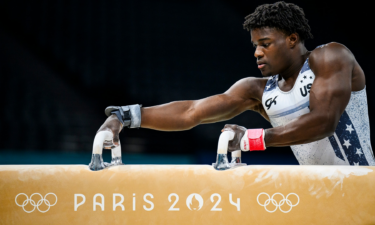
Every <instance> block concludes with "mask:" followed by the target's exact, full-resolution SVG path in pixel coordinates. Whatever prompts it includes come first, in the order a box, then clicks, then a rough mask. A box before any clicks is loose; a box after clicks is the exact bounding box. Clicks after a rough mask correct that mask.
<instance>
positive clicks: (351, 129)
mask: <svg viewBox="0 0 375 225" xmlns="http://www.w3.org/2000/svg"><path fill="white" fill-rule="evenodd" d="M346 130H347V131H349V132H350V134H352V131H353V130H354V129H353V127H352V124H350V125H347V124H346Z"/></svg>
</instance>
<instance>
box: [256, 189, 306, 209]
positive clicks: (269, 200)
mask: <svg viewBox="0 0 375 225" xmlns="http://www.w3.org/2000/svg"><path fill="white" fill-rule="evenodd" d="M261 195H266V196H267V197H268V199H267V200H266V201H265V202H264V204H261V203H260V202H259V197H260V196H261ZM276 195H281V196H282V199H281V200H280V202H277V201H276V200H275V199H273V197H274V196H276ZM290 195H294V196H296V197H297V199H298V200H297V203H296V204H292V202H291V201H290V200H289V199H288V198H289V196H290ZM257 202H258V204H259V205H260V206H263V207H264V209H265V210H266V211H267V212H269V213H273V212H275V211H276V210H277V209H280V211H281V212H283V213H288V212H290V211H291V210H292V208H293V207H294V206H296V205H298V203H299V196H298V195H297V194H295V193H290V194H288V195H287V196H286V198H285V197H284V195H283V194H281V193H275V194H273V195H272V197H270V196H269V195H268V194H267V193H265V192H262V193H260V194H259V195H258V197H257ZM270 203H272V205H274V206H275V209H273V210H268V209H267V206H268V205H269V204H270ZM285 203H286V204H287V205H288V206H289V207H290V208H289V210H286V211H284V210H283V209H281V206H282V205H284V204H285Z"/></svg>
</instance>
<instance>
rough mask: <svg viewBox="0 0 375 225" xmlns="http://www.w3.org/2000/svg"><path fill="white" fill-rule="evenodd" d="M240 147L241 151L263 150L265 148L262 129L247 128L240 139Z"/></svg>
mask: <svg viewBox="0 0 375 225" xmlns="http://www.w3.org/2000/svg"><path fill="white" fill-rule="evenodd" d="M241 149H242V150H243V151H249V150H250V151H263V150H265V149H266V145H265V143H264V130H263V129H248V130H247V131H246V132H245V135H244V136H243V137H242V139H241Z"/></svg>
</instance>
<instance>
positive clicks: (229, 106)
mask: <svg viewBox="0 0 375 225" xmlns="http://www.w3.org/2000/svg"><path fill="white" fill-rule="evenodd" d="M264 85H265V79H262V78H253V77H249V78H244V79H241V80H239V81H238V82H236V83H235V84H234V85H233V86H232V87H230V88H229V90H227V91H226V92H225V93H223V94H219V95H214V96H211V97H207V98H204V99H200V100H192V101H176V102H171V103H167V104H163V105H158V106H153V107H145V108H140V107H139V106H138V105H132V106H123V107H108V108H107V109H106V114H107V115H108V116H109V117H108V119H107V120H106V121H105V123H104V124H103V125H102V126H101V127H100V129H99V130H98V132H99V131H102V130H111V131H112V132H113V133H114V136H115V138H114V142H117V141H118V140H117V139H118V133H119V132H120V131H121V129H122V126H125V127H130V128H136V127H142V128H149V129H153V130H161V131H182V130H189V129H191V128H193V127H195V126H197V125H199V124H206V123H215V122H219V121H224V120H228V119H231V118H233V117H234V116H236V115H238V114H240V113H242V112H244V111H246V110H255V111H258V109H260V108H262V107H261V93H262V92H263V89H264ZM111 113H112V115H111ZM117 118H119V119H117ZM121 118H124V119H123V121H121V120H122V119H121ZM126 118H129V120H127V119H126ZM120 121H121V122H120ZM116 144H117V143H116Z"/></svg>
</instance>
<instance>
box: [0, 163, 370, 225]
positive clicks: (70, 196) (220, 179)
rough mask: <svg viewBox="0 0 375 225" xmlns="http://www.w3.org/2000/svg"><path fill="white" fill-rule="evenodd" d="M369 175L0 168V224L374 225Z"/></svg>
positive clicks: (195, 168) (260, 169)
mask: <svg viewBox="0 0 375 225" xmlns="http://www.w3.org/2000/svg"><path fill="white" fill-rule="evenodd" d="M374 171H375V168H374V167H350V166H242V167H237V168H234V169H230V170H225V171H218V170H215V169H214V168H213V167H212V166H205V165H178V166H177V165H168V166H167V165H165V166H164V165H122V166H112V167H109V168H106V169H103V170H100V171H91V170H90V169H89V168H88V166H84V165H71V166H63V165H51V166H39V165H35V166H21V165H14V166H0V190H1V196H0V218H1V220H0V224H375V213H374V212H375V172H374Z"/></svg>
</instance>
